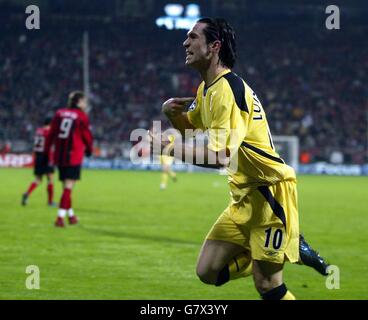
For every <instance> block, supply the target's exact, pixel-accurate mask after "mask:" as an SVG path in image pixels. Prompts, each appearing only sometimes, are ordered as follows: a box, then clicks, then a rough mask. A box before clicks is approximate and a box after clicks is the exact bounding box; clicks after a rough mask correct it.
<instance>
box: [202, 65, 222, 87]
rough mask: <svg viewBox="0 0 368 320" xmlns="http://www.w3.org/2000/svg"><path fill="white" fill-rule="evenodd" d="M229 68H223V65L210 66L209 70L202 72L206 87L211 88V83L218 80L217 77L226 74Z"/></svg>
mask: <svg viewBox="0 0 368 320" xmlns="http://www.w3.org/2000/svg"><path fill="white" fill-rule="evenodd" d="M228 69H229V68H227V67H224V66H222V65H221V64H217V63H216V64H210V65H209V67H208V68H206V69H204V70H201V71H200V74H201V76H202V79H203V81H204V83H205V85H206V87H208V86H210V85H211V83H212V82H213V81H214V80H215V79H216V77H217V76H218V75H219V74H220V73H222V72H224V71H225V70H228Z"/></svg>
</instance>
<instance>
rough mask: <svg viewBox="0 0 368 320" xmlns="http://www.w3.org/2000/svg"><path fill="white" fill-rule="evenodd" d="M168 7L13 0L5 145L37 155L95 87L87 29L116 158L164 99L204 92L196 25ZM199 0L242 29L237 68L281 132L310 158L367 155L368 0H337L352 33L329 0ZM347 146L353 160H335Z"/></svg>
mask: <svg viewBox="0 0 368 320" xmlns="http://www.w3.org/2000/svg"><path fill="white" fill-rule="evenodd" d="M31 3H32V4H37V5H39V7H40V10H41V29H40V30H27V29H25V27H24V20H25V17H26V15H25V13H24V8H25V5H26V4H31ZM167 3H168V2H167V1H150V0H146V1H139V2H138V1H129V0H126V1H123V0H121V1H119V0H117V1H84V0H82V1H62V0H54V1H41V0H39V1H1V2H0V8H1V10H0V15H1V21H2V23H1V33H0V49H1V50H0V55H1V56H0V61H1V64H2V73H1V78H0V93H1V95H0V112H1V118H0V119H1V120H0V121H1V127H0V146H1V148H2V149H4V148H5V149H6V150H9V147H11V151H12V152H15V153H20V152H30V151H31V143H32V138H33V137H32V135H33V132H34V130H35V128H36V127H37V126H38V125H39V124H40V123H41V122H42V120H43V117H44V116H45V114H52V112H53V111H54V110H55V109H56V108H58V107H60V106H62V105H63V104H65V99H66V95H67V93H68V92H70V91H71V90H74V89H76V88H82V87H83V75H82V64H83V61H82V50H81V42H82V38H83V32H84V31H88V32H89V37H90V88H91V104H92V106H93V109H92V112H91V122H92V123H93V128H94V134H95V137H96V145H97V146H99V145H100V146H102V147H103V148H105V149H106V150H105V152H104V153H103V155H104V156H106V157H108V158H112V157H119V156H123V154H122V153H124V152H122V148H121V145H122V144H121V143H122V142H124V141H128V140H129V135H130V132H131V131H132V129H134V128H138V127H147V128H148V127H149V124H150V122H151V120H152V119H157V118H159V117H160V106H161V103H162V102H163V101H164V99H166V98H168V97H171V96H177V95H179V96H180V95H188V94H189V95H193V94H194V93H195V88H196V86H197V85H198V83H199V78H198V77H197V75H196V74H195V73H193V72H191V71H190V70H188V69H186V68H185V67H184V65H183V50H182V47H181V43H182V40H183V39H184V37H185V31H168V30H165V29H164V28H161V29H159V28H158V27H157V26H156V25H155V19H156V18H157V17H159V16H162V15H163V14H164V10H163V7H164V5H165V4H167ZM175 3H181V4H184V5H185V4H188V3H193V1H176V2H175ZM195 3H197V4H199V5H200V8H201V15H202V16H206V15H210V16H222V17H225V18H228V19H229V20H230V21H231V23H232V24H233V25H234V27H235V29H236V31H237V35H238V56H239V58H238V63H237V65H236V68H235V71H236V72H237V73H239V74H240V75H242V76H243V77H244V78H245V79H246V80H247V81H248V82H249V84H250V85H251V86H252V87H253V89H254V90H255V91H256V92H257V94H258V96H259V97H260V99H261V101H262V103H263V105H264V107H265V108H266V110H267V113H268V118H269V123H270V126H271V131H272V133H273V135H295V136H298V137H299V139H300V140H299V143H300V154H299V155H300V160H301V162H302V163H313V162H318V161H325V162H331V161H335V162H336V161H337V163H340V162H343V163H345V164H359V165H363V164H364V163H366V162H367V153H368V152H367V136H368V133H367V121H368V111H367V109H368V106H367V96H368V95H367V86H366V85H365V84H366V83H367V80H368V79H367V77H368V76H367V71H366V70H367V67H368V65H367V64H368V61H367V57H368V48H367V45H366V43H367V41H366V35H367V23H366V17H367V12H368V5H367V3H366V2H364V1H354V2H352V3H349V4H347V3H346V1H335V2H334V4H336V5H340V13H341V29H340V30H327V29H326V28H325V25H324V24H325V19H326V17H327V15H326V13H325V7H326V4H328V3H327V2H326V3H323V2H321V1H308V2H307V3H306V2H302V1H225V2H222V1H196V2H195ZM174 83H176V84H174ZM124 145H125V146H129V144H124ZM336 152H337V153H339V154H340V153H341V154H342V156H343V157H342V159H341V157H339V156H337V160H333V159H331V155H332V154H333V153H336ZM335 159H336V158H335ZM339 159H341V160H339Z"/></svg>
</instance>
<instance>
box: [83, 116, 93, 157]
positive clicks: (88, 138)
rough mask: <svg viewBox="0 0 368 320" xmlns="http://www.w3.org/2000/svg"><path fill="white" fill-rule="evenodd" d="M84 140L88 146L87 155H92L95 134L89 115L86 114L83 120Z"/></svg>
mask: <svg viewBox="0 0 368 320" xmlns="http://www.w3.org/2000/svg"><path fill="white" fill-rule="evenodd" d="M82 140H83V142H84V145H85V147H86V155H87V157H89V156H91V155H92V152H93V135H92V131H91V125H90V123H89V119H88V116H87V115H86V117H85V119H83V122H82Z"/></svg>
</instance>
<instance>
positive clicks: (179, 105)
mask: <svg viewBox="0 0 368 320" xmlns="http://www.w3.org/2000/svg"><path fill="white" fill-rule="evenodd" d="M194 100H195V98H193V97H190V98H170V99H169V100H167V101H165V102H164V103H163V105H162V112H163V113H164V114H165V115H166V117H167V118H168V119H169V121H170V122H171V124H172V126H173V127H174V128H175V129H177V130H179V131H180V133H181V134H182V135H183V136H184V134H185V129H192V130H194V129H196V128H195V127H194V126H193V125H192V123H191V122H190V121H189V119H188V115H187V112H186V108H187V106H188V105H189V104H190V103H192V102H193V101H194Z"/></svg>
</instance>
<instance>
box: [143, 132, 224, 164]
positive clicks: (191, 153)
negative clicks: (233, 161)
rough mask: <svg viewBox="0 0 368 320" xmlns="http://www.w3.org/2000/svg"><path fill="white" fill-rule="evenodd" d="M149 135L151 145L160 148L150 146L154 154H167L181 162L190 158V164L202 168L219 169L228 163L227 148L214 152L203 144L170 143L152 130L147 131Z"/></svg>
mask: <svg viewBox="0 0 368 320" xmlns="http://www.w3.org/2000/svg"><path fill="white" fill-rule="evenodd" d="M149 135H150V138H151V146H160V148H151V150H153V152H154V153H156V155H168V156H171V157H174V158H176V159H179V160H181V161H183V162H187V159H191V160H192V162H191V164H194V165H196V166H198V167H203V168H212V169H221V168H225V167H226V166H227V165H228V164H229V158H228V157H229V154H230V151H229V150H228V149H225V150H221V151H218V152H215V151H212V150H210V149H208V148H207V147H206V146H203V145H196V144H194V146H191V145H189V144H186V143H182V141H176V140H175V142H174V143H173V144H172V143H171V144H170V141H168V140H164V139H163V138H162V136H159V135H155V134H153V133H152V132H149ZM178 147H179V148H181V152H178V153H176V152H174V151H175V150H178ZM199 155H201V156H199Z"/></svg>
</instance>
